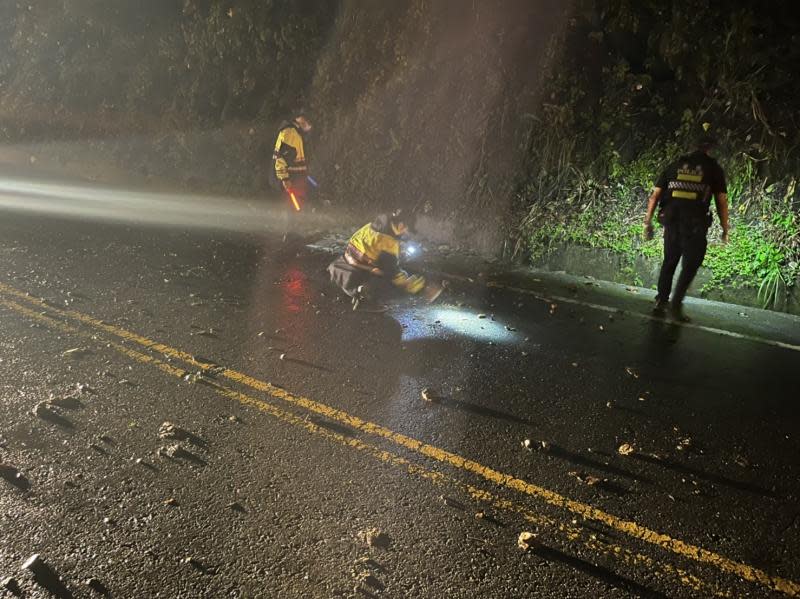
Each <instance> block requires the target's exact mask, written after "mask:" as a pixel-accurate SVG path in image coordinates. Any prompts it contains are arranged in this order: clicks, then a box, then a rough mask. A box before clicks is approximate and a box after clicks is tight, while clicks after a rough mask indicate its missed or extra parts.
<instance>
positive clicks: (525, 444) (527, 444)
mask: <svg viewBox="0 0 800 599" xmlns="http://www.w3.org/2000/svg"><path fill="white" fill-rule="evenodd" d="M521 445H522V446H523V447H524V448H525V449H527V450H528V451H533V449H532V448H531V440H530V439H525V440H524V441H523V442H522V443H521Z"/></svg>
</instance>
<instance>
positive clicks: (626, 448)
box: [617, 443, 636, 455]
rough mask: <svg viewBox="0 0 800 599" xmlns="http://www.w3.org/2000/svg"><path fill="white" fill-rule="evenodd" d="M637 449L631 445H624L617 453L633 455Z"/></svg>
mask: <svg viewBox="0 0 800 599" xmlns="http://www.w3.org/2000/svg"><path fill="white" fill-rule="evenodd" d="M634 451H636V449H635V448H634V447H633V445H631V444H630V443H623V444H622V445H620V446H619V448H617V453H619V454H620V455H631V454H632V453H633V452H634Z"/></svg>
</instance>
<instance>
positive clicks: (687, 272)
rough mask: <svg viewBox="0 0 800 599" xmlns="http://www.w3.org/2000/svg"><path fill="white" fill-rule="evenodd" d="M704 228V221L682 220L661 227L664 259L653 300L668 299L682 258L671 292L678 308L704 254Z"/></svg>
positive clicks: (705, 242)
mask: <svg viewBox="0 0 800 599" xmlns="http://www.w3.org/2000/svg"><path fill="white" fill-rule="evenodd" d="M706 231H707V228H706V227H705V225H704V224H700V223H692V222H689V223H681V222H676V223H674V224H669V225H667V226H665V228H664V262H662V264H661V273H660V274H659V276H658V295H657V296H656V299H658V300H660V301H668V300H669V297H670V293H671V292H672V279H673V277H674V276H675V269H677V268H678V262H680V261H681V258H683V265H682V266H681V274H680V275H679V276H678V283H677V284H676V285H675V292H674V293H673V294H672V305H673V306H676V307H679V306H680V305H681V304H682V303H683V298H684V297H686V291H687V290H688V289H689V285H691V284H692V281H693V280H694V277H695V275H696V274H697V271H698V269H699V268H700V265H702V264H703V259H704V258H705V257H706V247H707V241H706Z"/></svg>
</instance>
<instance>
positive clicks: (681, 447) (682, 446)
mask: <svg viewBox="0 0 800 599" xmlns="http://www.w3.org/2000/svg"><path fill="white" fill-rule="evenodd" d="M693 445H694V441H693V440H692V438H691V437H684V438H683V439H680V440H679V441H678V444H677V445H676V446H675V449H677V450H678V451H685V450H687V449H691V448H692V446H693Z"/></svg>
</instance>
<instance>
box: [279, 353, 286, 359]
mask: <svg viewBox="0 0 800 599" xmlns="http://www.w3.org/2000/svg"><path fill="white" fill-rule="evenodd" d="M278 359H279V360H285V359H286V354H281V355H280V356H278Z"/></svg>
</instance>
